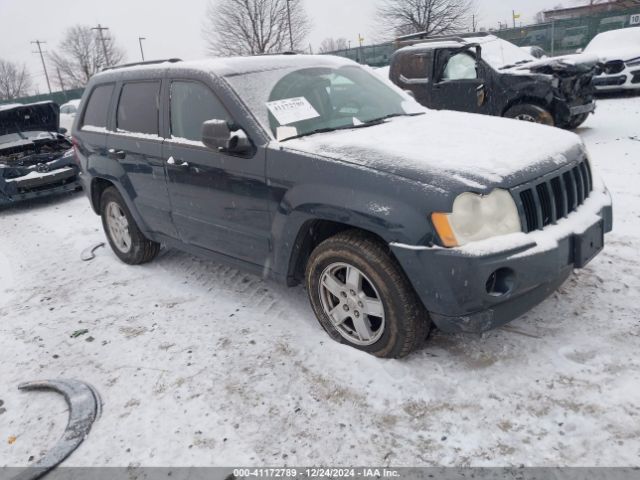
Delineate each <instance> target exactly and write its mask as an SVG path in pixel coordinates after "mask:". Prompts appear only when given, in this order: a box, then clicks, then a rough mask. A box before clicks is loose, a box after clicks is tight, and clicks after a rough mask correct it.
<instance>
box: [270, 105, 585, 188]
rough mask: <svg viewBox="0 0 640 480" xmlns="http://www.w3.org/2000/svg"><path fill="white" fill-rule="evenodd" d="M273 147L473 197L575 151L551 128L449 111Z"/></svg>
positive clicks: (553, 165) (576, 142)
mask: <svg viewBox="0 0 640 480" xmlns="http://www.w3.org/2000/svg"><path fill="white" fill-rule="evenodd" d="M281 146H282V147H283V148H285V149H291V150H297V151H300V152H304V153H307V154H312V155H318V156H322V157H330V158H334V159H336V160H342V161H345V162H349V163H353V164H356V165H360V166H364V167H369V168H373V169H376V170H380V171H385V172H388V173H392V174H395V175H399V176H402V177H406V178H410V179H413V180H418V181H421V182H424V183H426V184H430V185H434V186H447V185H450V184H451V182H458V183H460V184H462V185H464V186H467V187H471V188H472V189H475V190H483V189H488V188H490V187H494V186H497V185H498V184H500V185H501V186H503V187H508V186H515V185H517V184H520V183H523V182H524V181H528V180H530V179H531V178H534V177H537V176H540V175H542V174H544V173H547V172H550V171H552V170H555V169H557V168H559V167H561V166H562V165H564V164H566V163H567V162H568V161H572V160H575V159H576V158H577V156H578V155H580V153H581V151H582V150H583V146H582V142H581V140H580V138H579V137H578V136H577V135H575V134H573V133H569V132H566V131H564V130H561V129H558V128H553V127H547V126H543V125H538V124H533V123H527V122H522V121H517V120H510V119H504V118H499V117H489V116H484V115H474V114H469V113H459V112H451V111H439V112H436V111H429V112H428V113H426V114H425V115H421V116H416V117H399V118H395V119H391V120H389V121H387V122H386V123H384V124H382V125H376V126H371V127H366V128H359V129H351V130H340V131H335V132H329V133H321V134H316V135H311V136H307V137H301V138H297V139H292V140H287V141H284V142H282V143H281ZM507 184H509V185H507Z"/></svg>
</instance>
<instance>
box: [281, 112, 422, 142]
mask: <svg viewBox="0 0 640 480" xmlns="http://www.w3.org/2000/svg"><path fill="white" fill-rule="evenodd" d="M424 113H425V112H416V113H390V114H389V115H385V116H384V117H380V118H374V119H373V120H367V121H366V122H362V123H360V124H358V125H343V126H341V127H325V128H317V129H315V130H311V131H310V132H305V133H301V134H299V135H295V136H293V137H287V138H285V139H283V140H281V141H282V142H285V141H287V140H293V139H294V138H301V137H308V136H309V135H315V134H316V133H327V132H335V131H338V130H351V129H355V128H365V127H373V126H375V125H380V124H381V123H384V121H385V120H387V119H389V118H394V117H415V116H417V115H424Z"/></svg>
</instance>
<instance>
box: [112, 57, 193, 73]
mask: <svg viewBox="0 0 640 480" xmlns="http://www.w3.org/2000/svg"><path fill="white" fill-rule="evenodd" d="M181 61H182V59H181V58H167V59H165V60H148V61H146V62H135V63H125V64H123V65H114V66H113V67H104V68H103V69H102V71H103V72H106V71H108V70H118V69H120V68H127V67H138V66H140V65H157V64H159V63H165V62H169V63H178V62H181Z"/></svg>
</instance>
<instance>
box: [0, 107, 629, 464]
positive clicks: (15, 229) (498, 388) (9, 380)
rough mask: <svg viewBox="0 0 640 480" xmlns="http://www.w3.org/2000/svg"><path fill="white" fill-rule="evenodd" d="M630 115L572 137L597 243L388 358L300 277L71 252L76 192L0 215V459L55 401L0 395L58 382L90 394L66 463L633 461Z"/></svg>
mask: <svg viewBox="0 0 640 480" xmlns="http://www.w3.org/2000/svg"><path fill="white" fill-rule="evenodd" d="M456 118H461V119H465V117H456ZM639 124H640V98H635V99H629V98H625V99H620V100H606V101H600V102H599V106H598V112H597V114H596V115H595V116H592V117H590V118H589V120H587V122H586V124H585V126H584V127H583V128H581V129H580V131H579V132H580V134H581V135H582V137H583V138H584V139H585V141H586V143H587V145H588V147H589V150H590V152H591V160H592V164H593V166H594V170H596V171H597V172H599V173H600V174H601V175H602V177H603V178H604V180H605V182H606V183H607V185H608V186H609V188H610V190H611V191H612V194H613V197H614V208H615V228H614V232H613V233H612V234H611V235H608V236H607V246H606V248H605V250H604V252H603V253H602V254H601V255H600V256H598V257H597V258H596V259H595V260H594V261H593V262H592V263H591V264H589V266H588V267H587V268H586V269H584V270H581V271H578V272H577V273H576V274H575V275H573V276H572V277H571V278H570V279H569V280H568V281H567V282H566V283H565V284H564V285H563V286H562V287H561V288H560V289H559V290H558V292H557V293H555V294H553V295H552V296H551V297H550V298H549V299H547V300H546V301H545V302H544V303H542V304H541V305H540V306H538V307H536V308H535V309H533V310H532V311H530V312H529V313H527V314H526V315H524V316H523V317H522V318H520V319H518V320H516V321H514V322H512V323H511V324H509V325H507V326H505V327H504V328H501V329H498V330H496V331H492V332H489V333H487V334H485V335H484V336H482V337H477V336H466V335H443V334H441V333H438V332H436V333H435V334H434V335H432V337H431V339H430V341H429V342H428V344H427V347H426V348H425V349H424V350H422V351H419V352H416V353H415V354H413V355H411V356H410V357H409V358H407V359H406V360H402V361H393V360H391V361H383V360H378V359H376V358H373V357H370V356H368V355H366V354H363V353H360V352H357V351H355V350H353V349H350V348H348V347H345V346H342V345H339V344H337V343H335V342H333V341H331V340H330V339H329V338H328V337H327V336H326V334H325V333H324V331H323V330H322V328H321V327H320V326H319V325H318V323H317V321H316V320H315V318H314V315H313V313H312V311H311V308H310V307H309V304H308V301H307V298H306V292H305V291H304V289H303V288H296V289H287V288H284V287H280V286H278V285H274V284H273V283H270V282H265V281H263V280H262V279H260V278H258V277H256V276H253V275H249V274H247V273H245V272H243V271H240V270H237V269H235V268H232V267H230V266H229V265H225V264H219V263H215V262H210V261H206V260H202V259H199V258H194V257H192V256H190V255H186V254H183V253H179V252H175V251H164V252H163V253H162V254H161V256H160V258H158V259H157V260H156V261H155V262H154V263H151V264H149V265H143V266H140V267H129V266H126V265H123V264H122V263H121V262H119V261H118V259H117V258H116V257H115V255H114V254H113V253H112V252H111V251H110V250H109V249H108V248H105V249H100V250H98V251H96V258H95V259H94V260H92V261H90V262H83V261H82V260H81V259H80V254H81V252H82V251H83V250H84V249H85V248H87V247H88V246H90V245H94V244H96V243H97V242H101V241H105V240H104V234H103V232H102V226H101V222H100V219H99V217H97V216H95V215H94V214H93V212H92V211H91V208H90V206H89V203H88V201H87V199H86V198H85V196H84V195H76V196H74V197H72V198H69V197H62V198H58V199H46V200H39V201H33V202H29V203H27V204H23V205H18V206H15V207H12V208H10V209H5V210H3V211H1V212H0V364H1V365H2V374H1V375H0V398H1V399H2V400H3V401H4V405H3V408H5V409H6V411H5V412H4V413H2V414H0V425H1V426H2V438H1V440H2V441H0V467H1V466H3V465H14V466H25V465H26V464H27V463H28V460H29V457H30V456H32V455H33V456H35V457H36V458H37V457H38V456H39V455H40V452H42V451H44V450H46V449H47V448H49V447H50V446H51V445H53V444H54V443H55V441H56V440H57V439H58V438H59V437H60V435H61V434H62V432H63V431H64V428H65V426H66V423H67V409H66V406H65V403H64V400H63V399H62V398H61V397H60V396H58V395H55V394H49V393H41V394H24V393H20V392H19V391H18V390H17V385H18V384H19V383H21V382H23V381H26V380H34V379H41V378H60V377H63V378H78V379H82V380H84V381H89V382H91V383H92V384H93V385H94V386H95V387H97V389H98V390H99V391H100V393H101V395H102V397H103V400H104V411H103V416H102V417H101V419H100V420H99V421H97V422H96V423H95V424H94V426H93V428H92V430H91V434H90V435H89V437H88V438H87V439H86V440H85V442H84V443H83V444H82V445H81V446H80V448H79V450H77V451H76V452H75V453H74V454H73V455H72V456H71V457H70V458H69V459H67V460H66V461H65V463H64V465H65V466H138V465H144V466H168V465H194V466H216V465H218V466H219V465H224V466H229V465H265V466H282V465H353V464H358V465H391V466H398V465H443V466H452V465H459V466H460V465H462V466H467V465H472V466H505V465H508V466H519V465H521V464H524V465H527V466H557V465H565V466H593V465H606V466H628V465H637V463H638V452H639V451H640V430H639V427H638V418H640V389H639V388H638V385H639V384H640V359H639V358H638V351H639V349H640V320H639V319H640V293H639V292H640V253H639V249H638V232H639V231H640V192H639V190H638V185H639V184H640V140H639V137H638V135H639V132H638V125H639ZM394 128H395V127H394ZM493 128H494V127H490V130H492V129H493ZM544 132H547V133H549V135H550V136H551V137H553V134H551V133H550V132H551V130H544ZM345 133H346V132H345ZM350 133H353V132H350ZM425 136H428V135H427V133H425ZM491 138H494V137H491ZM545 139H546V135H544V134H543V135H541V136H540V137H539V141H538V142H537V143H536V144H535V145H536V147H535V148H541V149H544V148H546V147H545V145H544V143H545ZM285 143H286V142H285ZM494 143H495V142H494ZM283 145H284V143H283ZM484 149H485V147H482V148H481V150H484ZM521 151H522V150H521V149H518V150H517V153H518V154H520V153H521ZM514 161H517V159H516V160H514ZM371 207H372V208H378V207H380V205H372V206H371ZM381 207H384V205H382V206H381ZM392 214H393V212H392ZM85 329H86V330H88V332H87V333H85V334H83V335H80V334H79V336H77V337H73V338H72V334H73V333H75V332H81V331H83V330H85ZM10 436H15V437H16V441H15V442H14V443H12V444H9V443H8V442H7V441H6V439H7V438H8V437H10Z"/></svg>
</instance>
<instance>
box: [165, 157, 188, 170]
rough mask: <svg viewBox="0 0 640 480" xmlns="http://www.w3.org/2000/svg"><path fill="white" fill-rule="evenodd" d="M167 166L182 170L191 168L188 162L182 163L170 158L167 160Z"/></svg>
mask: <svg viewBox="0 0 640 480" xmlns="http://www.w3.org/2000/svg"><path fill="white" fill-rule="evenodd" d="M167 165H171V166H172V167H180V168H188V167H189V163H188V162H181V161H178V160H176V159H175V158H173V157H169V158H168V159H167Z"/></svg>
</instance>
